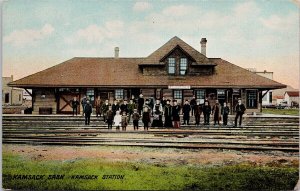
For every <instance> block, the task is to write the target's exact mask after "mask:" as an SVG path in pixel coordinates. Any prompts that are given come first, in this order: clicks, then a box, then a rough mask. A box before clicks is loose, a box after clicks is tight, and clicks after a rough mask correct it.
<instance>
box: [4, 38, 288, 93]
mask: <svg viewBox="0 0 300 191" xmlns="http://www.w3.org/2000/svg"><path fill="white" fill-rule="evenodd" d="M170 44H172V46H171V45H170ZM176 46H180V47H181V48H182V49H183V50H184V51H186V52H187V53H188V54H189V55H190V56H192V57H193V58H194V59H195V60H196V62H197V63H201V64H205V63H208V64H214V65H215V74H213V75H209V76H207V75H206V76H188V75H187V76H168V75H165V76H154V75H152V76H150V75H143V74H142V71H141V68H140V67H139V65H141V64H142V63H144V64H146V63H147V64H151V63H155V64H158V63H157V61H159V60H160V59H161V58H162V57H163V56H164V54H168V53H169V52H168V51H172V50H173V49H174V47H176ZM9 85H10V86H15V87H26V88H33V87H158V86H160V87H168V86H181V85H185V86H186V85H189V86H191V87H192V88H193V87H194V88H202V87H214V88H262V89H276V88H284V87H286V85H284V84H281V83H278V82H275V81H273V80H270V79H268V78H265V77H262V76H259V75H257V74H255V73H252V72H250V71H248V70H246V69H243V68H241V67H239V66H236V65H234V64H232V63H230V62H228V61H226V60H223V59H220V58H207V57H205V56H204V55H203V54H201V53H199V52H198V51H196V50H195V49H193V48H192V47H190V46H189V45H188V44H186V43H185V42H183V41H182V40H180V39H179V38H178V37H174V38H172V39H171V40H170V41H169V42H167V43H166V44H165V45H164V46H162V47H161V48H159V49H158V50H157V51H155V52H154V53H152V54H151V55H150V56H148V57H147V58H79V57H75V58H72V59H70V60H67V61H65V62H63V63H61V64H58V65H56V66H53V67H51V68H48V69H46V70H43V71H40V72H37V73H35V74H32V75H29V76H27V77H25V78H22V79H20V80H16V81H14V82H11V83H10V84H9Z"/></svg>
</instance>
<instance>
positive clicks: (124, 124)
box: [121, 111, 128, 131]
mask: <svg viewBox="0 0 300 191" xmlns="http://www.w3.org/2000/svg"><path fill="white" fill-rule="evenodd" d="M121 125H122V131H126V127H127V125H128V117H127V114H126V111H123V115H122V117H121Z"/></svg>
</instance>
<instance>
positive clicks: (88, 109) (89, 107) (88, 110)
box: [84, 100, 93, 125]
mask: <svg viewBox="0 0 300 191" xmlns="http://www.w3.org/2000/svg"><path fill="white" fill-rule="evenodd" d="M92 112H93V106H92V105H91V104H90V100H87V101H86V105H85V107H84V116H85V125H89V124H90V119H91V114H92Z"/></svg>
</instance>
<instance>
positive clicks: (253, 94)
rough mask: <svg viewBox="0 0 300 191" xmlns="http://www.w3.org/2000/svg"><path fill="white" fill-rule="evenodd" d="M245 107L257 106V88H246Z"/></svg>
mask: <svg viewBox="0 0 300 191" xmlns="http://www.w3.org/2000/svg"><path fill="white" fill-rule="evenodd" d="M247 108H257V90H247Z"/></svg>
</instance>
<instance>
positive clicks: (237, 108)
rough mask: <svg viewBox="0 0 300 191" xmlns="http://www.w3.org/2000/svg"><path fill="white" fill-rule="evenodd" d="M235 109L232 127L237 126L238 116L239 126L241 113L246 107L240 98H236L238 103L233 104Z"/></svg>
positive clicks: (241, 117)
mask: <svg viewBox="0 0 300 191" xmlns="http://www.w3.org/2000/svg"><path fill="white" fill-rule="evenodd" d="M235 111H236V115H235V123H234V127H237V120H238V118H240V121H239V125H240V126H241V125H242V119H243V114H244V113H245V111H246V107H245V105H244V104H242V100H241V98H239V99H238V104H237V105H236V106H235Z"/></svg>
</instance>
